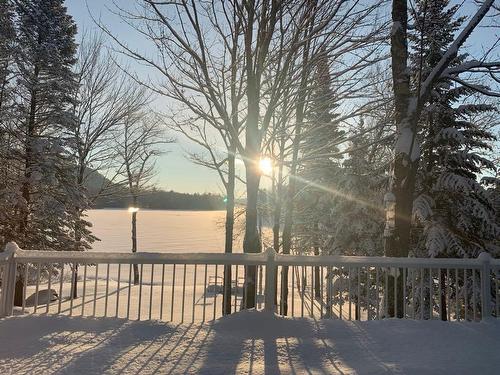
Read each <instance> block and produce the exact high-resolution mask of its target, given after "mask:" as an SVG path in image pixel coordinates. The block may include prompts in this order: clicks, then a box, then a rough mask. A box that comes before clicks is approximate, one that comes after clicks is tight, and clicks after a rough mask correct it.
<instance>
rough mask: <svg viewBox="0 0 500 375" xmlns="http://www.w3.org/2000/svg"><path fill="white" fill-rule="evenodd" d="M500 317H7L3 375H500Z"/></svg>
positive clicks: (0, 325) (2, 327)
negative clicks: (189, 320)
mask: <svg viewBox="0 0 500 375" xmlns="http://www.w3.org/2000/svg"><path fill="white" fill-rule="evenodd" d="M499 368H500V321H492V322H488V323H456V322H441V321H412V320H393V319H391V320H385V321H369V322H348V321H340V320H330V321H327V320H321V321H314V320H312V319H307V318H302V319H300V318H297V319H291V318H280V317H277V316H274V315H271V314H268V313H265V312H256V311H247V312H241V313H238V314H234V315H232V316H229V317H225V318H221V319H219V320H217V321H215V322H213V323H210V324H207V323H205V324H201V323H193V324H184V325H174V324H168V323H162V322H156V321H149V322H145V321H140V322H139V321H127V320H123V319H114V318H99V319H92V318H81V317H66V316H50V315H49V316H43V315H38V316H33V315H31V316H16V317H11V318H7V319H3V320H0V374H54V373H57V374H141V375H142V374H153V373H158V374H179V373H200V374H233V373H238V374H246V373H252V374H260V373H264V371H265V373H268V374H277V373H281V374H288V373H297V374H303V373H310V374H336V373H338V374H351V373H358V374H386V373H397V374H446V373H449V374H494V373H498V369H499Z"/></svg>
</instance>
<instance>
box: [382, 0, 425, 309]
mask: <svg viewBox="0 0 500 375" xmlns="http://www.w3.org/2000/svg"><path fill="white" fill-rule="evenodd" d="M392 21H393V29H392V32H391V58H392V79H393V90H394V104H395V122H396V124H397V127H398V142H397V143H396V153H395V154H396V155H395V160H394V171H393V180H392V186H391V193H392V194H393V196H394V199H395V222H394V228H390V230H388V231H386V238H385V255H386V256H389V257H406V256H408V252H409V246H410V230H411V214H412V207H413V194H414V188H415V175H416V168H417V166H418V158H417V159H416V160H414V159H412V157H411V155H412V154H413V152H412V149H413V147H417V145H416V144H414V143H416V139H415V130H416V129H415V126H414V125H415V124H414V121H411V120H410V117H409V116H408V110H409V100H410V80H409V72H408V45H407V28H408V9H407V1H406V0H393V2H392ZM405 142H411V145H410V146H409V150H405V149H404V147H403V148H401V146H398V144H399V143H401V144H404V143H405ZM388 281H389V283H388V284H389V285H388V295H387V301H388V315H389V316H391V317H393V316H397V317H399V318H401V317H403V303H404V301H403V293H402V291H403V280H402V272H401V270H399V269H398V270H396V272H394V273H393V274H390V275H389V277H388ZM395 290H396V293H397V296H398V300H397V301H395V295H394V291H395ZM395 307H396V308H395Z"/></svg>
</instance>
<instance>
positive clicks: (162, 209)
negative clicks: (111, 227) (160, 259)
mask: <svg viewBox="0 0 500 375" xmlns="http://www.w3.org/2000/svg"><path fill="white" fill-rule="evenodd" d="M90 210H113V211H127V210H128V207H94V208H91V209H90ZM140 211H189V212H197V211H203V212H211V211H225V210H224V209H202V208H149V207H144V208H143V207H139V212H140Z"/></svg>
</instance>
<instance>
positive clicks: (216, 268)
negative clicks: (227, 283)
mask: <svg viewBox="0 0 500 375" xmlns="http://www.w3.org/2000/svg"><path fill="white" fill-rule="evenodd" d="M218 270H219V265H218V264H216V265H215V292H214V293H215V294H214V315H213V320H215V315H216V310H217V294H218V292H217V286H218V285H217V276H218V275H217V271H218Z"/></svg>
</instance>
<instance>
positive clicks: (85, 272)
mask: <svg viewBox="0 0 500 375" xmlns="http://www.w3.org/2000/svg"><path fill="white" fill-rule="evenodd" d="M86 291H87V263H85V264H84V266H83V291H82V313H81V315H82V316H83V315H85V293H86Z"/></svg>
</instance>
